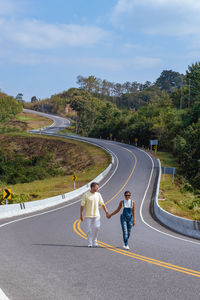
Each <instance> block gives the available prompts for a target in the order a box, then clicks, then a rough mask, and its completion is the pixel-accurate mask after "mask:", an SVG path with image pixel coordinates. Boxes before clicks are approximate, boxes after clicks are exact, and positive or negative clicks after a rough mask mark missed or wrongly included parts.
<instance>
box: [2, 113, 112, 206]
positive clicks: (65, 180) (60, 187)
mask: <svg viewBox="0 0 200 300" xmlns="http://www.w3.org/2000/svg"><path fill="white" fill-rule="evenodd" d="M35 117H36V118H35ZM16 119H17V120H18V121H19V122H23V123H24V122H25V123H26V124H27V126H28V127H29V128H38V127H40V126H47V125H49V120H48V119H47V121H48V124H47V123H44V122H46V120H44V118H43V117H39V116H35V115H31V114H24V113H21V114H19V115H18V116H17V117H16ZM50 123H52V121H50ZM18 135H19V133H9V136H18ZM20 136H23V137H27V138H28V137H30V135H29V134H27V133H23V132H22V133H21V134H20ZM31 137H33V135H31ZM38 137H39V136H38V135H37V138H38ZM41 138H45V137H41ZM49 138H50V139H54V140H57V141H58V142H59V140H60V141H64V142H66V147H67V143H73V144H74V145H77V146H78V147H81V148H82V149H83V150H84V151H85V152H86V153H87V156H88V157H89V158H91V160H92V161H93V165H92V166H90V167H88V168H86V169H84V170H82V171H78V172H76V175H77V176H78V180H77V182H76V188H78V187H80V186H82V185H84V184H86V183H87V182H89V181H91V180H92V179H94V178H95V177H96V176H97V175H98V174H100V173H101V172H102V171H103V170H104V169H105V168H106V167H107V166H108V164H109V163H110V156H109V154H108V153H107V152H105V151H103V150H102V149H100V148H98V147H95V146H92V145H89V144H86V143H83V142H78V141H73V142H72V141H70V142H69V141H67V140H66V139H62V138H52V137H49ZM72 174H73V171H72ZM72 174H70V175H66V176H57V177H52V178H47V179H44V180H37V181H33V182H31V183H24V184H16V185H8V186H2V187H1V188H2V189H3V188H9V189H11V190H12V192H13V193H14V195H15V197H14V202H19V201H32V200H38V199H44V198H47V197H52V196H55V195H59V194H63V193H66V192H68V191H71V190H73V181H72ZM2 189H1V190H2Z"/></svg>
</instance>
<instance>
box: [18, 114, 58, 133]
mask: <svg viewBox="0 0 200 300" xmlns="http://www.w3.org/2000/svg"><path fill="white" fill-rule="evenodd" d="M16 120H17V121H20V122H25V123H26V124H27V126H28V129H37V128H40V127H45V126H50V125H51V124H52V123H53V121H52V120H50V119H48V118H45V117H41V116H38V115H35V114H31V113H25V112H22V113H20V114H18V115H17V116H16Z"/></svg>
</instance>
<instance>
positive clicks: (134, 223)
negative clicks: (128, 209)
mask: <svg viewBox="0 0 200 300" xmlns="http://www.w3.org/2000/svg"><path fill="white" fill-rule="evenodd" d="M132 210H133V226H134V225H135V201H133V208H132Z"/></svg>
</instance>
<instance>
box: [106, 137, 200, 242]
mask: <svg viewBox="0 0 200 300" xmlns="http://www.w3.org/2000/svg"><path fill="white" fill-rule="evenodd" d="M112 144H113V143H112ZM113 145H114V144H113ZM118 146H119V147H121V148H123V149H125V150H127V151H129V152H131V151H130V150H129V149H127V148H126V147H123V146H121V145H118ZM137 149H138V150H139V151H141V152H144V153H145V154H146V155H147V156H148V157H149V158H150V159H151V162H152V168H151V174H150V177H149V182H148V185H147V188H146V190H145V192H144V196H143V199H142V202H141V205H140V218H141V220H142V222H143V223H144V224H145V225H146V226H148V227H149V228H151V229H153V230H155V231H157V232H159V233H161V234H164V235H167V236H168V237H171V238H174V239H177V240H180V241H183V242H188V243H192V244H195V245H198V246H199V245H200V243H199V242H195V241H191V240H188V239H186V238H181V237H177V236H174V235H173V234H170V233H166V232H164V231H162V230H159V229H157V228H155V227H153V226H152V225H150V224H148V223H147V222H146V221H145V220H144V218H143V215H142V208H143V205H144V200H145V198H146V194H147V191H148V189H149V186H150V183H151V179H152V175H153V169H154V162H153V159H152V157H151V156H150V155H149V153H147V152H146V151H144V150H141V149H139V148H137ZM131 153H132V154H133V156H135V154H134V153H133V152H131ZM169 230H170V229H169ZM177 234H180V233H178V232H177Z"/></svg>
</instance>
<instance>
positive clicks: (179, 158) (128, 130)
mask: <svg viewBox="0 0 200 300" xmlns="http://www.w3.org/2000/svg"><path fill="white" fill-rule="evenodd" d="M77 84H78V86H79V88H71V89H69V90H67V91H63V92H61V93H59V94H55V95H52V96H51V97H50V98H47V99H44V100H40V101H35V100H34V101H33V102H32V103H25V104H24V106H25V107H26V108H31V109H34V110H37V111H43V112H51V113H55V114H58V115H61V116H64V117H69V118H71V120H72V126H71V128H69V129H67V130H66V132H68V133H75V132H77V133H78V134H80V135H83V136H90V137H98V138H99V137H101V138H105V139H107V138H111V137H112V139H113V140H117V141H123V142H126V143H130V144H134V143H135V139H137V140H138V141H137V144H138V146H140V147H144V148H148V147H149V140H150V139H157V140H159V146H158V149H159V150H161V151H163V153H164V152H165V153H166V152H167V153H170V154H171V157H174V158H175V160H176V163H177V165H178V176H177V178H176V181H175V182H176V186H177V189H178V190H179V191H180V193H181V195H180V202H179V205H180V207H181V209H182V208H183V210H184V211H185V210H186V209H188V216H189V215H190V216H191V215H192V218H199V217H198V211H199V208H200V203H199V195H200V62H196V63H195V64H192V65H191V66H189V67H188V69H187V70H186V73H185V74H180V73H178V72H175V71H172V70H164V71H163V72H162V73H161V74H160V76H159V77H158V78H157V80H156V81H155V82H153V83H152V82H149V81H147V82H145V83H143V84H141V83H138V82H135V81H134V82H125V83H113V82H109V81H107V80H105V79H100V78H97V77H95V76H89V77H83V76H78V77H77ZM165 156H166V154H165ZM165 158H166V157H165ZM171 159H172V158H171ZM171 163H173V161H171ZM165 183H167V176H166V181H165ZM174 186H175V185H174ZM163 189H164V188H163ZM165 190H166V191H167V190H170V187H169V186H167V187H166V188H165ZM183 192H184V193H185V194H184V193H183ZM188 193H190V194H188ZM165 195H166V194H165ZM167 197H168V196H167ZM172 197H173V195H172ZM184 197H187V198H184ZM170 199H172V198H170ZM177 199H178V196H177V197H175V196H174V203H175V202H176V201H177ZM181 199H182V200H181ZM164 203H165V204H164ZM162 205H166V207H165V208H166V209H168V208H167V201H163V204H162ZM168 207H173V203H170V204H169V205H168ZM177 210H178V209H177ZM177 213H179V212H177ZM189 213H191V214H189Z"/></svg>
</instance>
